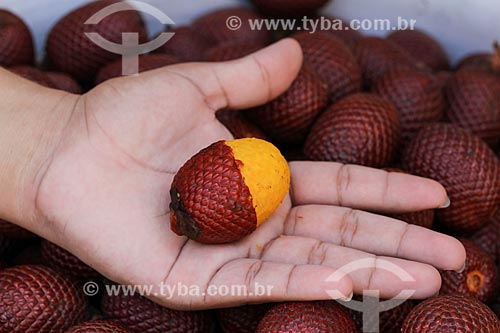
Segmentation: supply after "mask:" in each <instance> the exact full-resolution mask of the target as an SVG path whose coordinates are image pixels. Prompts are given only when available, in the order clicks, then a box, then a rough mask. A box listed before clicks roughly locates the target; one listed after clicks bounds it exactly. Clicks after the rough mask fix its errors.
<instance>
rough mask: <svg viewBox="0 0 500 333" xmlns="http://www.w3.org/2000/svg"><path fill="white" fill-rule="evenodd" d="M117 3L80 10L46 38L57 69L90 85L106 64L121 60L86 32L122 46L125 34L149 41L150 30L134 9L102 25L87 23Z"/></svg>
mask: <svg viewBox="0 0 500 333" xmlns="http://www.w3.org/2000/svg"><path fill="white" fill-rule="evenodd" d="M115 3H117V1H116V0H100V1H94V2H91V3H89V4H87V5H85V6H83V7H80V8H78V9H76V10H74V11H73V12H71V13H69V14H68V15H66V16H65V17H63V18H62V19H61V20H60V21H59V22H58V23H56V25H55V26H54V28H52V31H51V32H50V34H49V36H48V39H47V57H48V60H49V63H50V65H52V66H53V67H54V68H55V69H56V70H58V71H61V72H64V73H67V74H70V75H71V76H72V77H74V78H76V79H77V80H79V81H82V82H90V81H92V80H93V79H94V76H95V74H96V73H97V71H98V70H99V69H100V68H101V67H103V66H104V65H106V64H108V63H110V62H112V61H114V60H116V59H120V58H121V56H120V55H119V54H114V53H111V52H109V51H106V50H105V49H103V48H102V47H100V46H99V45H97V44H95V43H94V42H93V41H91V40H90V39H89V38H88V37H87V36H86V35H85V32H95V33H98V34H99V35H101V36H102V38H104V39H105V40H108V41H110V42H113V43H117V44H122V43H123V42H122V33H124V32H130V33H132V32H135V33H138V34H139V43H144V42H146V41H147V31H146V28H145V26H144V22H143V21H142V18H141V16H140V14H139V13H138V12H137V11H135V10H127V11H120V12H117V13H114V14H112V15H109V16H107V17H106V18H105V19H103V20H102V21H101V22H100V23H99V24H96V25H91V24H85V22H86V21H87V20H88V19H89V18H90V17H92V15H94V14H95V13H97V12H99V11H100V10H102V9H104V8H106V7H107V6H109V5H112V4H115Z"/></svg>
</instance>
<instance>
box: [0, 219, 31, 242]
mask: <svg viewBox="0 0 500 333" xmlns="http://www.w3.org/2000/svg"><path fill="white" fill-rule="evenodd" d="M0 236H6V237H11V238H15V239H24V238H33V237H34V234H32V233H31V232H29V231H28V230H26V229H23V228H21V227H19V226H17V225H15V224H13V223H10V222H7V221H3V220H0Z"/></svg>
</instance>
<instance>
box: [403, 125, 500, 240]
mask: <svg viewBox="0 0 500 333" xmlns="http://www.w3.org/2000/svg"><path fill="white" fill-rule="evenodd" d="M402 162H403V167H404V169H405V170H406V171H408V172H410V173H412V174H415V175H418V176H422V177H427V178H431V179H434V180H436V181H438V182H440V183H441V184H442V185H443V186H444V187H445V188H446V191H447V193H448V196H449V197H450V200H451V206H450V207H449V208H447V209H441V210H438V211H436V215H437V218H438V221H439V222H440V223H441V224H442V225H443V226H445V227H447V228H449V229H450V230H451V231H454V232H459V233H461V232H464V233H466V232H472V231H475V230H478V229H479V228H481V227H482V226H483V225H484V224H485V223H487V221H488V218H490V217H491V216H493V214H494V213H495V210H496V209H497V207H498V206H499V203H500V192H499V191H500V162H499V160H498V158H497V157H496V156H495V153H494V152H493V151H492V150H491V149H490V148H489V147H488V146H487V145H486V144H485V143H484V142H483V141H482V140H480V139H479V138H477V137H475V136H473V135H471V134H470V133H468V132H467V131H465V130H463V129H461V128H459V127H456V126H453V125H450V124H432V125H429V126H426V127H424V128H423V129H422V130H420V132H419V133H418V134H417V136H416V137H415V139H414V140H413V141H412V142H411V143H410V144H409V146H408V147H407V148H406V149H405V150H404V151H403V156H402ZM464 189H467V190H466V191H465V190H464Z"/></svg>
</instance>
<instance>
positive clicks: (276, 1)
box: [251, 0, 329, 17]
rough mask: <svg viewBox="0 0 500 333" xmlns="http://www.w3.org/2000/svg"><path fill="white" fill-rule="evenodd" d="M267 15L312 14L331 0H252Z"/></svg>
mask: <svg viewBox="0 0 500 333" xmlns="http://www.w3.org/2000/svg"><path fill="white" fill-rule="evenodd" d="M251 1H252V3H253V5H254V6H255V7H257V9H258V10H259V11H260V12H262V13H264V14H265V15H270V16H275V17H302V16H307V15H312V14H314V13H315V12H317V11H318V10H320V9H321V8H322V7H323V6H325V5H326V4H327V3H328V1H329V0H292V1H290V0H251Z"/></svg>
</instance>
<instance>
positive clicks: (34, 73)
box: [9, 66, 82, 94]
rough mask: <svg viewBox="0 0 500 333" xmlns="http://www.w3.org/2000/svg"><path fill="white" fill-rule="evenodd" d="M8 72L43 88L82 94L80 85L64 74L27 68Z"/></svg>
mask: <svg viewBox="0 0 500 333" xmlns="http://www.w3.org/2000/svg"><path fill="white" fill-rule="evenodd" d="M9 70H10V71H11V72H13V73H15V74H17V75H19V76H22V77H24V78H25V79H27V80H30V81H33V82H36V83H38V84H40V85H42V86H45V87H49V88H54V89H59V90H63V91H67V92H69V93H72V94H80V93H81V92H82V88H81V87H80V85H79V84H78V83H77V82H76V81H75V80H73V79H72V78H71V77H70V76H68V75H66V74H64V73H56V72H44V71H41V70H39V69H38V68H35V67H29V66H18V67H11V68H9Z"/></svg>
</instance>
